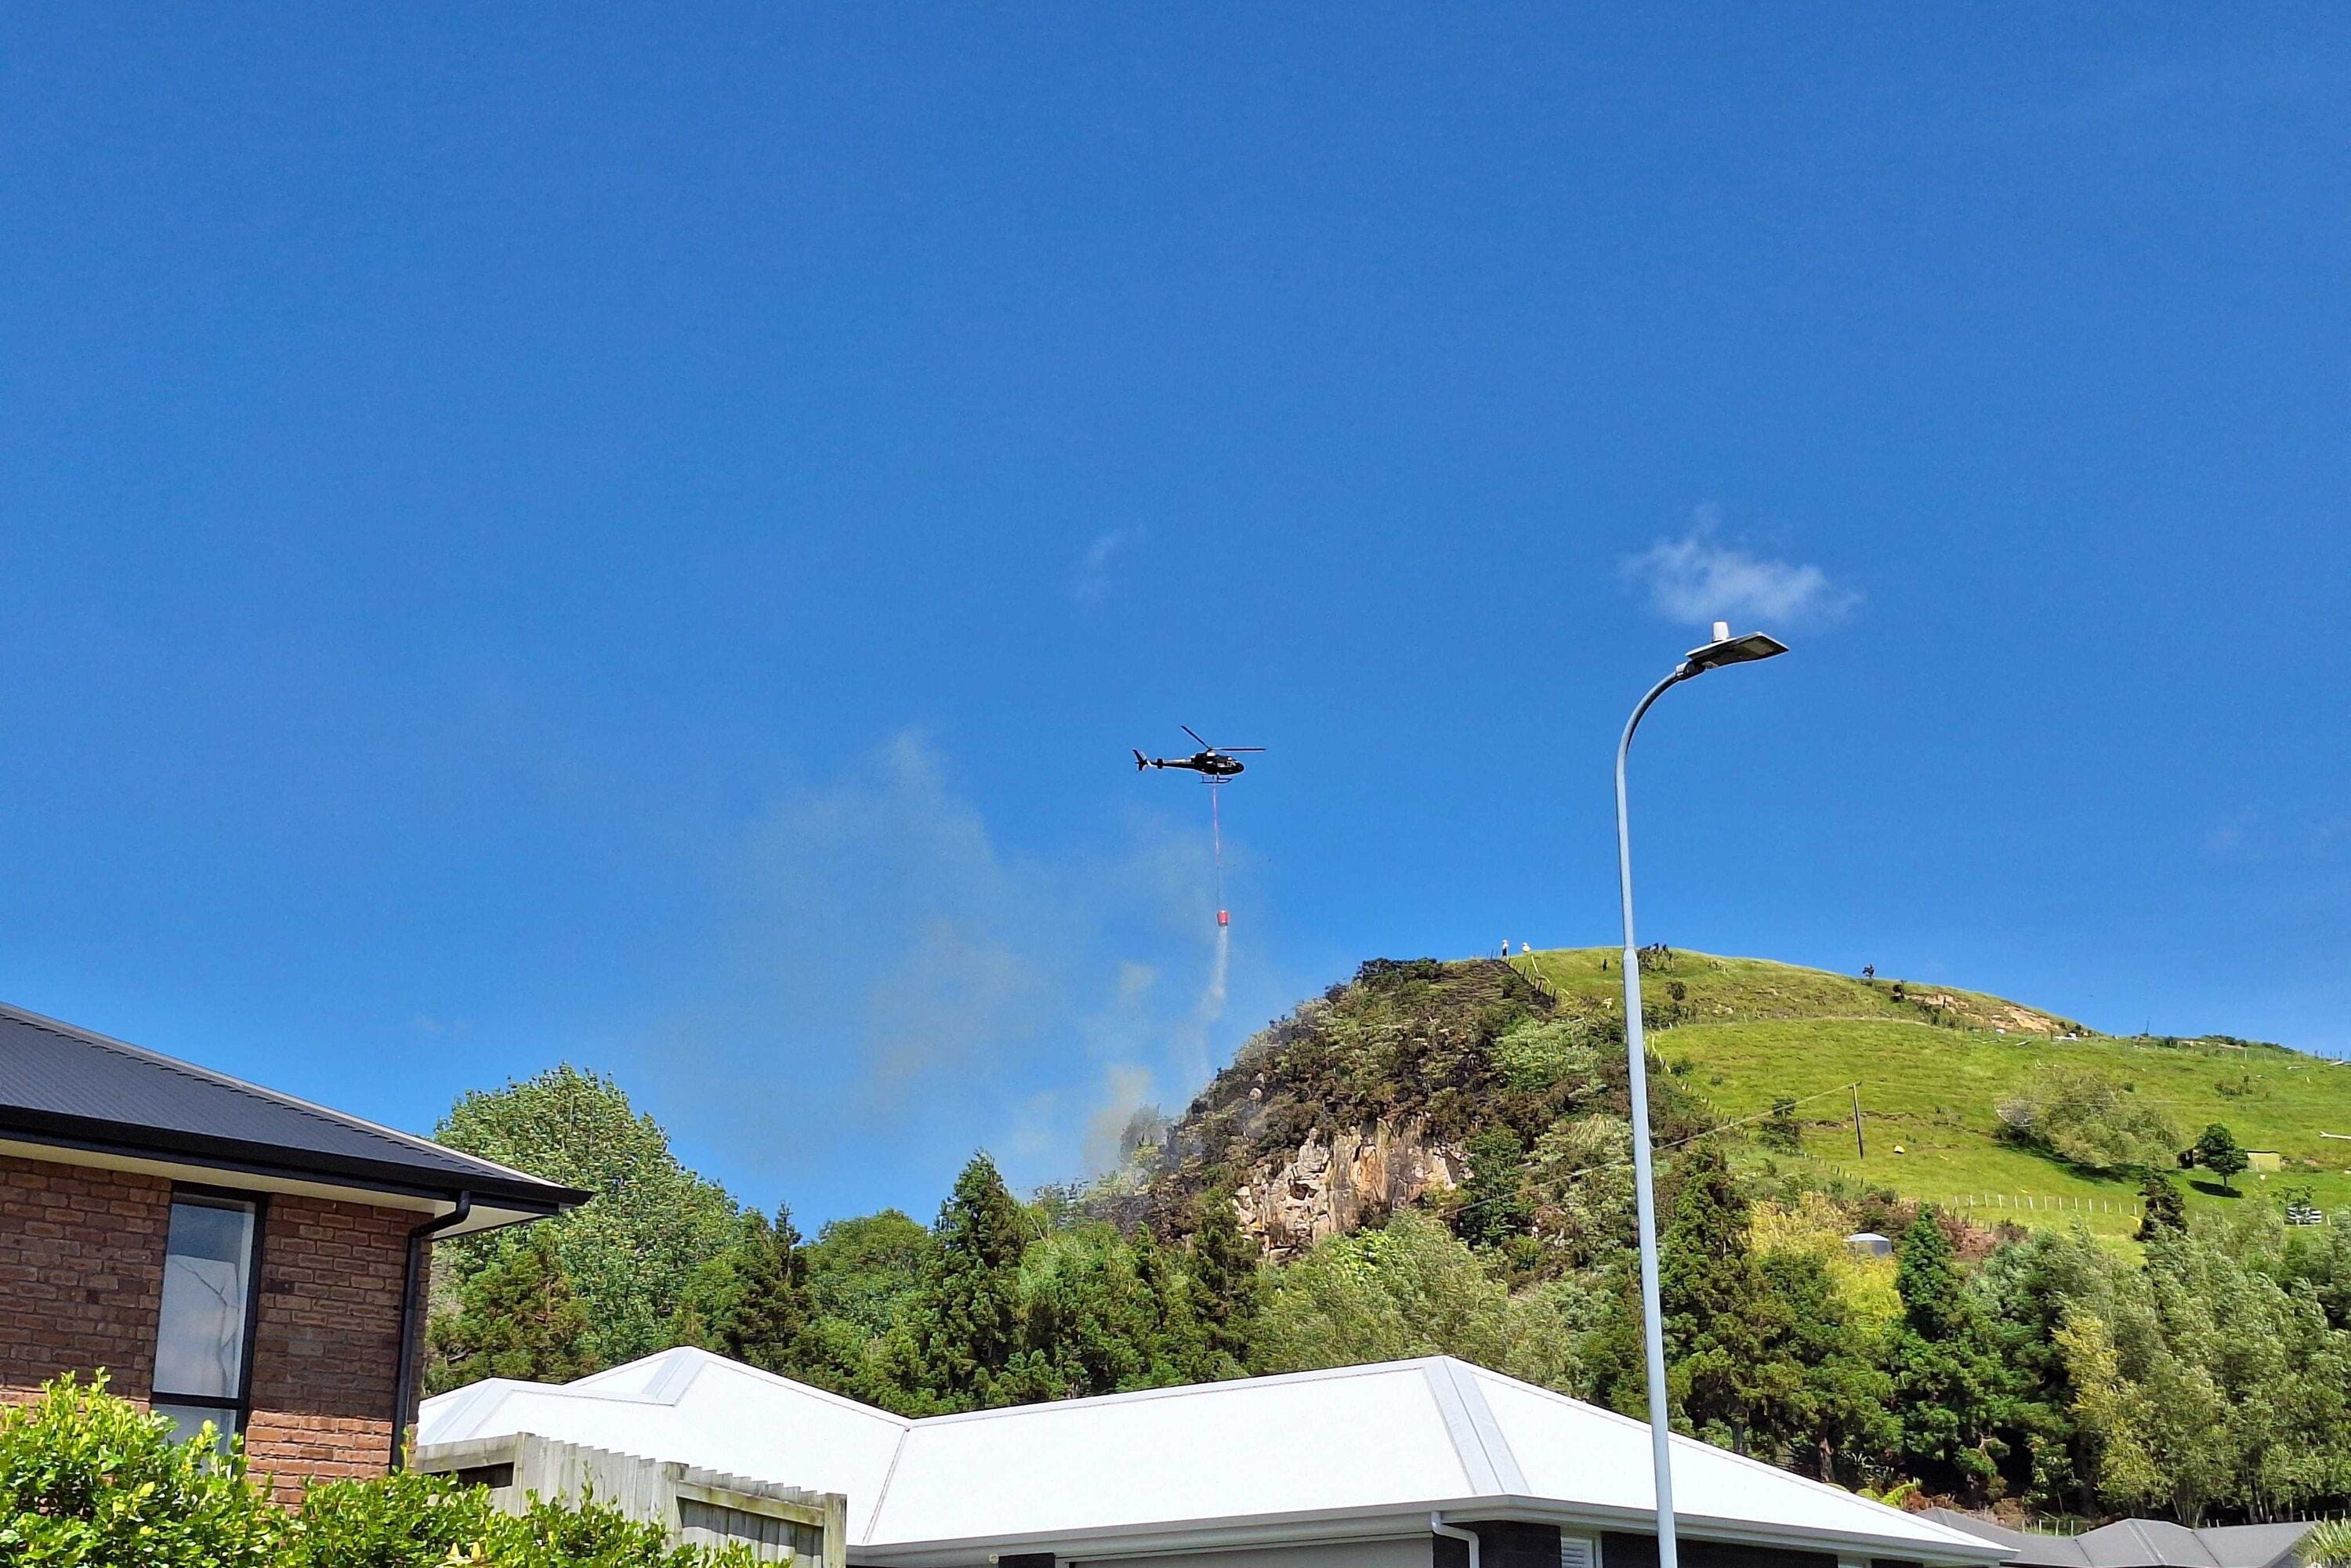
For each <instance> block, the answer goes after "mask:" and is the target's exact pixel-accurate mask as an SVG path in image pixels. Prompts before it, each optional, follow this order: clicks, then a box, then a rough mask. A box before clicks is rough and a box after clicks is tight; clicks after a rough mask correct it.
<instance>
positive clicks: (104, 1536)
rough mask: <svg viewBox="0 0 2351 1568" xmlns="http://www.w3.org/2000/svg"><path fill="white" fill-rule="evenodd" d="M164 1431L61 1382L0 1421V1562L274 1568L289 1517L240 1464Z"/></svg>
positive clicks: (101, 1385) (234, 1454)
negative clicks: (178, 1441)
mask: <svg viewBox="0 0 2351 1568" xmlns="http://www.w3.org/2000/svg"><path fill="white" fill-rule="evenodd" d="M285 1525H286V1521H285V1516H284V1515H283V1514H282V1513H280V1512H279V1511H277V1509H276V1508H275V1507H273V1506H271V1504H270V1503H269V1502H267V1501H266V1500H265V1499H264V1498H263V1497H262V1496H261V1493H260V1492H259V1490H257V1489H256V1488H254V1487H253V1486H251V1485H249V1484H247V1482H246V1476H245V1456H244V1454H243V1452H242V1451H241V1449H240V1448H239V1446H238V1445H235V1444H231V1445H230V1448H229V1451H228V1452H227V1453H226V1454H225V1455H224V1454H218V1453H215V1452H214V1449H213V1448H210V1447H208V1446H207V1445H205V1444H204V1443H203V1442H201V1441H198V1442H193V1443H184V1444H174V1443H173V1442H172V1422H171V1420H170V1419H169V1418H168V1417H166V1416H150V1415H147V1414H146V1413H144V1412H143V1411H141V1409H140V1408H139V1407H138V1406H135V1405H132V1404H131V1402H130V1401H128V1400H125V1399H118V1398H116V1397H115V1396H112V1395H110V1394H109V1393H107V1391H106V1379H105V1376H104V1375H103V1374H101V1375H99V1377H98V1379H97V1380H96V1381H94V1382H90V1383H80V1382H78V1381H76V1380H75V1379H74V1378H73V1377H71V1376H67V1377H64V1378H61V1379H59V1380H58V1381H57V1382H55V1383H52V1384H50V1385H48V1386H47V1388H45V1389H43V1390H42V1393H41V1397H40V1398H39V1399H38V1400H37V1401H36V1402H35V1403H33V1404H31V1405H27V1406H21V1407H19V1408H16V1409H14V1410H7V1411H0V1562H5V1563H39V1564H41V1565H42V1568H270V1565H271V1564H273V1563H276V1562H277V1546H278V1542H279V1538H280V1537H281V1536H282V1535H283V1533H284V1531H285Z"/></svg>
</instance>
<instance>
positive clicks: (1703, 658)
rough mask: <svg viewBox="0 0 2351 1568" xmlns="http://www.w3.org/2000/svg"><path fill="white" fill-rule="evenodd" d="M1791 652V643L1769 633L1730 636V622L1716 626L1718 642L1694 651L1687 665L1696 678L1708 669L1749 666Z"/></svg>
mask: <svg viewBox="0 0 2351 1568" xmlns="http://www.w3.org/2000/svg"><path fill="white" fill-rule="evenodd" d="M1787 651H1788V644H1786V643H1782V642H1781V641H1780V639H1778V638H1777V637H1774V636H1771V635H1770V634H1769V633H1767V632H1749V633H1747V635H1745V636H1744V637H1734V636H1732V635H1731V634H1730V622H1728V621H1718V622H1715V623H1714V641H1713V642H1711V643H1708V644H1707V645H1706V646H1705V647H1703V648H1692V649H1691V650H1690V651H1689V653H1688V654H1687V659H1686V663H1687V665H1688V668H1689V673H1690V674H1693V675H1699V674H1705V673H1706V672H1707V671H1708V670H1719V669H1720V668H1722V666H1723V665H1725V664H1752V663H1754V662H1755V661H1756V660H1758V659H1771V658H1776V657H1778V656H1779V655H1780V654H1782V653H1786V652H1787Z"/></svg>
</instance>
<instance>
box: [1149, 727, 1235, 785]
mask: <svg viewBox="0 0 2351 1568" xmlns="http://www.w3.org/2000/svg"><path fill="white" fill-rule="evenodd" d="M1176 728H1178V729H1180V730H1182V731H1183V732H1184V733H1185V734H1186V735H1188V736H1190V737H1192V738H1193V739H1195V740H1199V741H1200V749H1199V750H1198V751H1196V752H1195V753H1193V754H1192V755H1191V756H1189V757H1145V756H1144V755H1143V753H1141V752H1140V751H1138V752H1136V753H1135V754H1134V770H1135V771H1136V772H1137V773H1140V772H1142V771H1143V770H1144V768H1189V769H1190V770H1191V771H1193V772H1195V773H1197V774H1199V775H1200V776H1201V777H1202V778H1204V779H1207V780H1208V781H1209V782H1210V783H1214V782H1216V781H1217V780H1218V779H1230V778H1231V777H1232V776H1233V775H1234V774H1236V773H1238V772H1240V771H1241V770H1242V768H1243V767H1244V764H1243V763H1242V761H1241V759H1240V758H1238V757H1237V756H1236V755H1234V754H1235V753H1236V752H1242V751H1263V750H1264V749H1265V747H1262V746H1210V745H1209V744H1208V743H1207V741H1205V740H1200V732H1199V731H1198V730H1196V729H1194V728H1193V727H1191V726H1190V725H1188V724H1183V725H1177V726H1176Z"/></svg>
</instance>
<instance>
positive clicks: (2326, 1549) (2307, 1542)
mask: <svg viewBox="0 0 2351 1568" xmlns="http://www.w3.org/2000/svg"><path fill="white" fill-rule="evenodd" d="M2302 1560H2303V1561H2304V1563H2309V1564H2310V1568H2351V1519H2329V1520H2325V1521H2321V1522H2320V1523H2318V1524H2315V1525H2313V1526H2312V1527H2311V1531H2310V1533H2309V1534H2308V1535H2305V1536H2304V1537H2303V1538H2302Z"/></svg>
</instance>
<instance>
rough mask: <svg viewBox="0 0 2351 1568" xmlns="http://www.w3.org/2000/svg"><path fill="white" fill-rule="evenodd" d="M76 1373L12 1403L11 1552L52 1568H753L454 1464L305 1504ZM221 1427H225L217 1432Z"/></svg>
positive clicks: (3, 1426)
mask: <svg viewBox="0 0 2351 1568" xmlns="http://www.w3.org/2000/svg"><path fill="white" fill-rule="evenodd" d="M207 1430H209V1428H207ZM0 1563H25V1564H28V1565H30V1564H37V1565H39V1568H453V1565H459V1564H462V1565H464V1568H751V1554H750V1552H749V1550H748V1549H747V1548H745V1547H729V1548H727V1549H725V1550H723V1551H716V1552H713V1551H708V1550H705V1549H701V1548H695V1547H672V1546H670V1545H669V1544H668V1542H667V1541H666V1540H665V1539H664V1532H663V1531H662V1529H661V1527H660V1526H659V1525H655V1524H644V1523H638V1522H634V1521H631V1520H629V1519H627V1518H625V1517H624V1516H622V1514H621V1513H620V1512H619V1511H617V1510H615V1509H611V1508H608V1507H605V1506H602V1505H601V1504H597V1503H594V1502H592V1501H591V1502H588V1503H584V1504H581V1505H580V1506H576V1507H574V1506H567V1505H563V1504H557V1503H546V1502H538V1501H534V1502H532V1503H531V1504H530V1506H529V1507H528V1509H527V1510H526V1511H524V1512H522V1513H520V1514H513V1515H510V1514H507V1513H503V1512H501V1511H498V1510H496V1508H493V1507H492V1506H491V1504H490V1501H489V1494H488V1493H487V1492H486V1491H485V1490H483V1489H481V1488H479V1487H473V1486H464V1485H460V1484H459V1483H458V1482H456V1481H455V1480H453V1479H449V1478H447V1477H442V1476H424V1475H417V1474H414V1473H408V1474H402V1475H395V1476H387V1477H385V1478H383V1479H380V1480H372V1481H330V1482H324V1483H318V1484H313V1485H312V1486H310V1487H309V1488H308V1490H306V1491H305V1492H304V1493H303V1497H302V1501H301V1504H300V1506H299V1507H298V1508H297V1509H295V1510H293V1511H287V1510H286V1509H282V1508H280V1507H278V1506H277V1503H275V1502H273V1501H272V1500H270V1498H269V1495H268V1491H267V1489H266V1486H265V1485H263V1484H261V1479H260V1478H256V1477H253V1476H250V1475H248V1474H247V1473H246V1466H245V1456H244V1454H243V1453H242V1451H241V1450H240V1449H239V1448H238V1447H237V1445H235V1443H232V1444H231V1445H230V1446H229V1451H228V1453H227V1454H226V1456H225V1457H216V1456H215V1454H214V1450H213V1448H212V1447H211V1446H210V1445H209V1444H207V1443H182V1444H175V1443H173V1442H172V1421H171V1419H170V1418H169V1417H168V1416H150V1415H148V1414H147V1413H145V1412H144V1411H142V1410H141V1409H140V1408H139V1407H138V1406H135V1405H132V1404H131V1402H130V1401H128V1400H124V1399H118V1398H116V1397H115V1396H113V1395H111V1394H109V1393H108V1392H107V1391H106V1388H105V1385H104V1384H103V1382H102V1381H101V1382H99V1383H98V1384H94V1385H93V1384H83V1383H78V1382H76V1381H75V1380H74V1379H72V1378H66V1379H63V1380H61V1381H59V1382H57V1383H53V1384H51V1385H49V1386H48V1387H47V1389H45V1390H43V1392H42V1396H41V1397H40V1398H39V1399H38V1400H37V1401H36V1402H35V1403H33V1404H30V1405H26V1406H21V1407H18V1408H15V1409H0Z"/></svg>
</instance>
